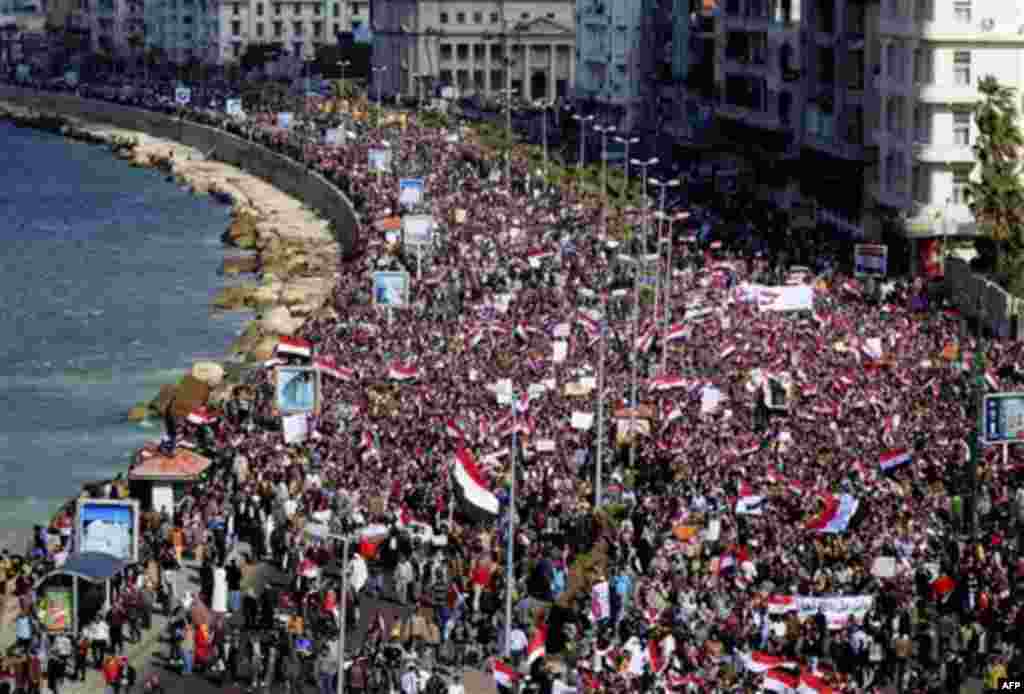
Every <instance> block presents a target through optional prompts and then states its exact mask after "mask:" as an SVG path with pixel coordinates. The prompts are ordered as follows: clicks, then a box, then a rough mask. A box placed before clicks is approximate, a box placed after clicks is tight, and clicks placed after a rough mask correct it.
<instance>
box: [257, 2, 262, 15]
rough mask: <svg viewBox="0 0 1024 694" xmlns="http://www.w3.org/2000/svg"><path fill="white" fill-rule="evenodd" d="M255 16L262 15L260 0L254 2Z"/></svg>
mask: <svg viewBox="0 0 1024 694" xmlns="http://www.w3.org/2000/svg"><path fill="white" fill-rule="evenodd" d="M256 16H257V17H262V16H263V3H262V2H259V3H256Z"/></svg>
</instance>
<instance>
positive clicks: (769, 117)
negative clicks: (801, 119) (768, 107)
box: [715, 103, 789, 132]
mask: <svg viewBox="0 0 1024 694" xmlns="http://www.w3.org/2000/svg"><path fill="white" fill-rule="evenodd" d="M715 112H716V113H717V114H718V115H720V116H722V117H724V118H728V119H730V120H734V121H737V122H740V123H746V124H748V125H751V126H754V127H757V128H761V129H763V130H776V131H780V132H781V131H785V130H788V129H789V126H787V125H786V124H784V123H783V122H782V121H780V120H779V117H778V115H776V114H774V113H767V112H765V111H757V110H754V109H750V108H745V107H743V106H736V105H735V104H725V103H722V104H719V105H718V106H717V107H716V109H715Z"/></svg>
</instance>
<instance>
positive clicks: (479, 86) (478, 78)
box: [473, 70, 487, 92]
mask: <svg viewBox="0 0 1024 694" xmlns="http://www.w3.org/2000/svg"><path fill="white" fill-rule="evenodd" d="M484 77H485V73H484V71H483V70H474V71H473V89H475V90H477V91H478V92H482V91H483V90H485V89H486V88H487V85H486V84H484Z"/></svg>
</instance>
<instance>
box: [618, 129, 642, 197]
mask: <svg viewBox="0 0 1024 694" xmlns="http://www.w3.org/2000/svg"><path fill="white" fill-rule="evenodd" d="M615 141H616V142H618V143H619V144H620V145H626V186H627V187H628V186H629V146H630V145H635V144H636V143H637V142H640V138H639V137H619V136H618V135H616V136H615Z"/></svg>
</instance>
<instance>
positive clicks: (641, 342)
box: [633, 326, 654, 352]
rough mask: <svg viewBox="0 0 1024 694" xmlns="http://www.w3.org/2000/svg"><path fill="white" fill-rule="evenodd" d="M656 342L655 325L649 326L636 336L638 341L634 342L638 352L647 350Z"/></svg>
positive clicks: (634, 347)
mask: <svg viewBox="0 0 1024 694" xmlns="http://www.w3.org/2000/svg"><path fill="white" fill-rule="evenodd" d="M653 344H654V327H653V326H648V327H647V329H646V330H644V331H643V332H642V333H640V335H639V336H637V338H636V342H634V343H633V349H635V350H637V351H638V352H646V351H647V350H649V349H650V348H651V345H653Z"/></svg>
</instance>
